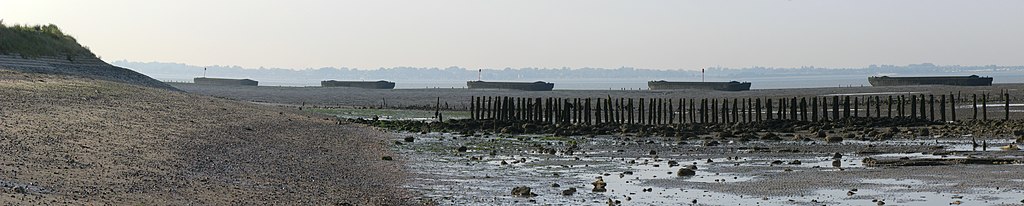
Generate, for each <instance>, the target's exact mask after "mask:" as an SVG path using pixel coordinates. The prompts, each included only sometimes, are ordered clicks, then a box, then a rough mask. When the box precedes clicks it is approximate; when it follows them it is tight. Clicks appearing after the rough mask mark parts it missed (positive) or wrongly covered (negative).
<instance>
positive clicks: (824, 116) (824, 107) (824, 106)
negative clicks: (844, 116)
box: [821, 97, 836, 121]
mask: <svg viewBox="0 0 1024 206" xmlns="http://www.w3.org/2000/svg"><path fill="white" fill-rule="evenodd" d="M832 118H833V119H834V118H836V117H832ZM828 120H829V117H828V97H821V121H828Z"/></svg>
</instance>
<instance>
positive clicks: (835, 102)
mask: <svg viewBox="0 0 1024 206" xmlns="http://www.w3.org/2000/svg"><path fill="white" fill-rule="evenodd" d="M840 118H842V117H840V116H839V96H832V120H839V119H840Z"/></svg>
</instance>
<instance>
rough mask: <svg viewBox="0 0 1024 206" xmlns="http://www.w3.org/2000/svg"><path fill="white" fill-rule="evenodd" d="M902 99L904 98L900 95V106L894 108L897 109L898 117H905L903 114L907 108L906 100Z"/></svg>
mask: <svg viewBox="0 0 1024 206" xmlns="http://www.w3.org/2000/svg"><path fill="white" fill-rule="evenodd" d="M904 100H905V98H904V97H903V95H900V100H899V106H900V107H898V108H896V110H899V115H900V117H905V116H906V115H905V114H906V113H905V111H906V110H907V109H906V107H907V106H906V104H907V102H906V101H904Z"/></svg>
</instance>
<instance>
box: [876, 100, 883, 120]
mask: <svg viewBox="0 0 1024 206" xmlns="http://www.w3.org/2000/svg"><path fill="white" fill-rule="evenodd" d="M881 99H882V98H880V97H878V96H875V117H882V101H881Z"/></svg>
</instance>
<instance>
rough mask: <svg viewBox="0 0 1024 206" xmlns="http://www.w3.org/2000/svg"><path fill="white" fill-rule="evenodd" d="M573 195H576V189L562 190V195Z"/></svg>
mask: <svg viewBox="0 0 1024 206" xmlns="http://www.w3.org/2000/svg"><path fill="white" fill-rule="evenodd" d="M573 194H576V188H575V187H570V188H569V189H566V190H562V195H565V196H570V195H573Z"/></svg>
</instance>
